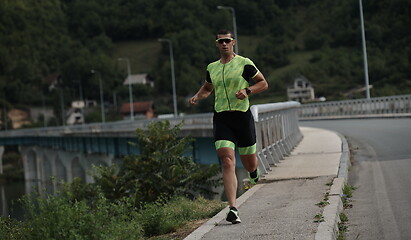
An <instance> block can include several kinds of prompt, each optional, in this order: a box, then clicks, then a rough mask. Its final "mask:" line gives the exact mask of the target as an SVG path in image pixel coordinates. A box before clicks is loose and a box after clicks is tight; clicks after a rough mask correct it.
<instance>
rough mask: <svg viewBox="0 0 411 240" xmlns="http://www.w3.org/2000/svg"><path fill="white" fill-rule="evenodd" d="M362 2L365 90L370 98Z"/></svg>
mask: <svg viewBox="0 0 411 240" xmlns="http://www.w3.org/2000/svg"><path fill="white" fill-rule="evenodd" d="M359 3H360V16H361V37H362V52H363V55H364V74H365V91H366V96H367V99H370V86H369V79H368V63H367V47H366V45H365V30H364V16H363V11H362V0H359Z"/></svg>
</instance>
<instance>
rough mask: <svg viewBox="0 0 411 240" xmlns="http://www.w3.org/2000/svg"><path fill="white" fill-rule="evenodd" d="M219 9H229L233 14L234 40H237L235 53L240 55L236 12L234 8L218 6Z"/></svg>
mask: <svg viewBox="0 0 411 240" xmlns="http://www.w3.org/2000/svg"><path fill="white" fill-rule="evenodd" d="M217 9H220V10H221V9H228V10H230V11H231V12H232V13H233V30H234V38H235V39H236V44H235V45H234V48H235V53H237V54H238V36H237V22H236V20H235V10H234V8H233V7H227V6H217Z"/></svg>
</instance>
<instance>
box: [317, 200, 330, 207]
mask: <svg viewBox="0 0 411 240" xmlns="http://www.w3.org/2000/svg"><path fill="white" fill-rule="evenodd" d="M328 204H330V203H329V202H326V201H321V202H319V203H317V204H315V205H317V206H319V207H325V206H327V205H328Z"/></svg>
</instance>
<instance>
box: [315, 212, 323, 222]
mask: <svg viewBox="0 0 411 240" xmlns="http://www.w3.org/2000/svg"><path fill="white" fill-rule="evenodd" d="M324 221H325V220H324V216H323V215H322V214H321V213H319V214H317V215H315V217H314V222H316V223H319V222H324Z"/></svg>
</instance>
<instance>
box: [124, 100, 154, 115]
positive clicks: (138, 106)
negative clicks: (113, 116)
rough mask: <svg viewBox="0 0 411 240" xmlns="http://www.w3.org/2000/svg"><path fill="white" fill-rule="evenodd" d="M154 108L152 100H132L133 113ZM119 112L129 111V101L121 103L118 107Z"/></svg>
mask: <svg viewBox="0 0 411 240" xmlns="http://www.w3.org/2000/svg"><path fill="white" fill-rule="evenodd" d="M153 109H154V103H153V101H146V102H134V103H133V110H134V113H139V112H140V113H141V112H142V113H145V112H147V111H150V110H151V111H152V110H153ZM120 112H121V113H130V103H123V104H122V105H121V108H120Z"/></svg>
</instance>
